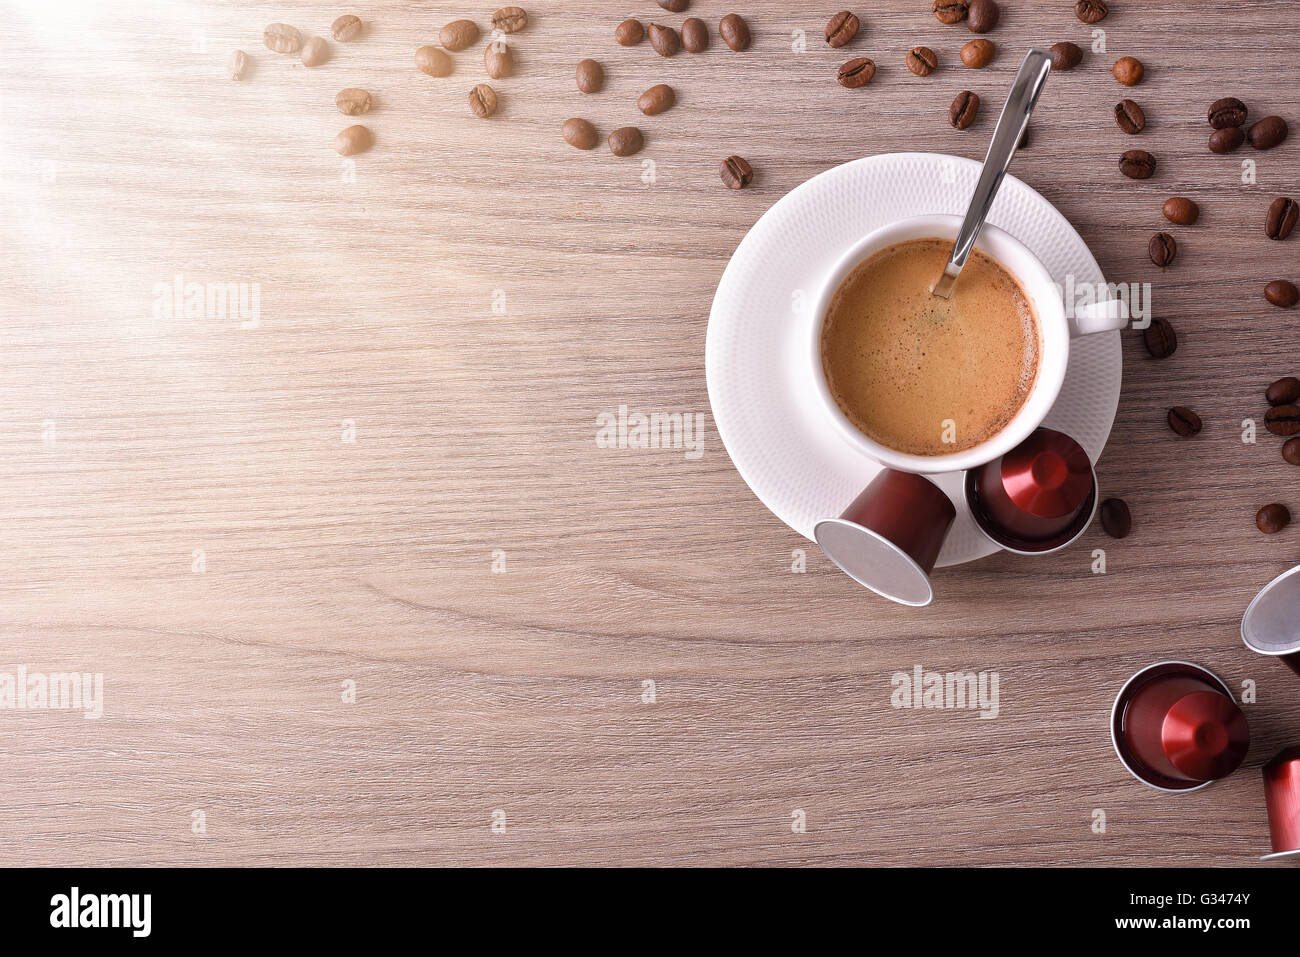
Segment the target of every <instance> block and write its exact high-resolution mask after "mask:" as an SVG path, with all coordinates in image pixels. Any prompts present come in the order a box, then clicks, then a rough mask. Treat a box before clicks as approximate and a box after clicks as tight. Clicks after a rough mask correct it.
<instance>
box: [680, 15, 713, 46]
mask: <svg viewBox="0 0 1300 957" xmlns="http://www.w3.org/2000/svg"><path fill="white" fill-rule="evenodd" d="M682 46H683V47H685V48H686V52H687V53H703V52H704V51H705V50H707V49H708V48H709V27H708V25H707V24H706V23H705V22H704V21H703V20H701V19H700V18H699V17H687V18H686V19H685V20H683V21H682Z"/></svg>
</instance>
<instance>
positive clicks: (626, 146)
mask: <svg viewBox="0 0 1300 957" xmlns="http://www.w3.org/2000/svg"><path fill="white" fill-rule="evenodd" d="M644 145H645V137H644V136H643V135H642V133H641V131H640V130H639V129H637V128H636V127H635V126H620V127H619V128H618V129H616V130H615V131H614V132H613V133H610V134H609V151H610V152H611V153H613V154H614V155H615V156H631V155H633V154H634V153H639V152H641V147H643V146H644Z"/></svg>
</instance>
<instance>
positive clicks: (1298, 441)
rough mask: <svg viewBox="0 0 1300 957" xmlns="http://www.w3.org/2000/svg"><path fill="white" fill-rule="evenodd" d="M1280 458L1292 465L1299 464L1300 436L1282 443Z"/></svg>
mask: <svg viewBox="0 0 1300 957" xmlns="http://www.w3.org/2000/svg"><path fill="white" fill-rule="evenodd" d="M1282 458H1284V459H1286V460H1287V461H1288V462H1290V463H1291V464H1292V465H1300V438H1294V439H1287V440H1286V441H1285V442H1283V443H1282Z"/></svg>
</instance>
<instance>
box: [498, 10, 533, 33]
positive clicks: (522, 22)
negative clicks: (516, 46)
mask: <svg viewBox="0 0 1300 957" xmlns="http://www.w3.org/2000/svg"><path fill="white" fill-rule="evenodd" d="M526 26H528V13H527V11H525V10H524V8H523V7H502V8H501V9H500V10H498V11H497V12H496V13H494V14H492V29H493V30H500V31H501V32H502V33H518V32H519V31H520V30H522V29H524V27H526Z"/></svg>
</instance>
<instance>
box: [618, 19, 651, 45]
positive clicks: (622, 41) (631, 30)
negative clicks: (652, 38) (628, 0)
mask: <svg viewBox="0 0 1300 957" xmlns="http://www.w3.org/2000/svg"><path fill="white" fill-rule="evenodd" d="M644 36H645V27H643V26H641V21H640V20H633V19H631V18H629V19H627V20H624V21H623V22H622V23H620V24H619V25H618V26H616V27H615V28H614V39H615V40H616V41H617V42H618V45H619V46H621V47H634V46H636V45H637V44H638V43H640V42H641V38H642V37H644Z"/></svg>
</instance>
